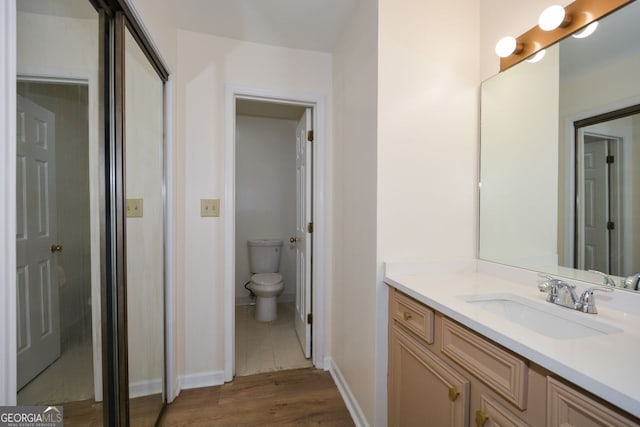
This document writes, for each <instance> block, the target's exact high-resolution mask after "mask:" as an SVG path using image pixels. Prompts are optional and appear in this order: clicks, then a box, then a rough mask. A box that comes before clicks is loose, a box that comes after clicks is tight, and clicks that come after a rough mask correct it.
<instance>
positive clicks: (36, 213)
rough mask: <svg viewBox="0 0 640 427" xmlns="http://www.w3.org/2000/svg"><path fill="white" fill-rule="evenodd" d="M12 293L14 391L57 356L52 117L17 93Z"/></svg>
mask: <svg viewBox="0 0 640 427" xmlns="http://www.w3.org/2000/svg"><path fill="white" fill-rule="evenodd" d="M17 109H18V111H17V135H16V136H17V137H16V154H17V159H16V160H17V167H16V172H17V177H16V199H17V200H16V202H17V203H16V205H17V208H16V265H17V274H16V282H17V283H16V287H17V292H16V297H17V338H18V339H17V350H18V355H17V365H18V369H17V382H18V389H21V388H22V387H23V386H24V385H25V384H27V383H28V382H29V381H31V380H32V379H33V378H34V377H35V376H37V375H38V374H39V373H40V372H41V371H42V370H43V369H45V368H46V367H47V366H49V365H50V364H51V363H53V362H54V361H55V360H56V359H57V358H58V357H59V356H60V312H59V300H58V278H57V260H56V256H57V255H56V254H57V252H59V250H61V248H57V247H56V245H57V244H58V242H56V237H57V236H56V198H55V194H56V188H55V182H56V181H55V138H54V135H55V117H54V114H53V113H52V112H50V111H48V110H45V109H44V108H42V107H40V106H39V105H37V104H35V103H33V102H31V101H29V100H28V99H26V98H24V97H22V96H19V95H18V97H17Z"/></svg>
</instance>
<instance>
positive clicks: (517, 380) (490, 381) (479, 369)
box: [440, 318, 528, 410]
mask: <svg viewBox="0 0 640 427" xmlns="http://www.w3.org/2000/svg"><path fill="white" fill-rule="evenodd" d="M440 344H441V348H440V350H441V351H442V354H444V355H445V356H447V357H449V358H451V359H452V360H453V361H455V362H456V363H458V364H459V365H460V366H462V367H463V368H465V369H467V370H468V371H469V372H471V373H472V374H473V375H475V376H476V377H478V378H479V379H480V380H481V381H482V382H484V383H485V384H487V385H488V386H489V387H491V388H492V389H493V391H495V392H496V393H498V394H499V395H501V396H502V397H504V398H505V399H507V400H508V401H509V402H511V403H513V404H514V405H516V406H517V407H518V408H519V409H521V410H525V409H527V375H528V372H527V371H528V368H527V365H526V364H525V363H524V361H522V360H520V359H518V358H517V357H516V356H514V355H512V354H510V353H508V352H506V351H505V350H503V349H501V348H499V347H498V346H496V345H495V344H492V343H490V342H489V341H487V340H485V339H483V338H480V337H479V336H477V335H476V334H474V333H472V332H470V331H468V330H466V329H464V328H463V327H462V326H460V325H458V324H456V323H454V322H452V321H451V320H449V319H446V318H443V319H442V341H441V343H440Z"/></svg>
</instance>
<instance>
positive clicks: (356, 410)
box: [324, 356, 369, 427]
mask: <svg viewBox="0 0 640 427" xmlns="http://www.w3.org/2000/svg"><path fill="white" fill-rule="evenodd" d="M324 366H325V370H328V371H329V372H330V373H331V377H333V381H334V382H335V383H336V386H337V387H338V390H339V391H340V395H342V400H344V403H345V405H347V409H348V410H349V414H351V418H353V422H354V423H355V425H356V426H358V427H369V423H368V422H367V419H366V418H365V416H364V413H363V412H362V409H361V408H360V405H358V401H357V400H356V398H355V397H354V396H353V393H352V392H351V388H349V384H347V382H346V381H345V379H344V377H343V376H342V372H340V368H338V365H336V363H335V362H334V361H333V358H332V357H330V356H327V357H325V358H324Z"/></svg>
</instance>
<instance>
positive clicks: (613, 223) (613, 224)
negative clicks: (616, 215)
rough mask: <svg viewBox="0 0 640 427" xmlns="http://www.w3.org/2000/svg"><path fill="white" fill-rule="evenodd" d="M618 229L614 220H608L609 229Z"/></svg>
mask: <svg viewBox="0 0 640 427" xmlns="http://www.w3.org/2000/svg"><path fill="white" fill-rule="evenodd" d="M615 229H616V223H615V222H613V221H609V222H607V230H615Z"/></svg>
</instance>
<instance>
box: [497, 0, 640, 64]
mask: <svg viewBox="0 0 640 427" xmlns="http://www.w3.org/2000/svg"><path fill="white" fill-rule="evenodd" d="M633 1H635V0H574V1H573V3H570V4H568V5H566V6H565V7H562V6H552V7H550V8H547V9H545V11H544V12H543V13H542V15H541V19H540V21H542V22H539V25H536V26H535V27H533V28H531V29H530V30H529V31H527V32H525V33H523V34H521V35H520V36H519V37H516V39H515V43H514V41H513V40H511V41H509V42H508V44H507V43H506V42H502V40H501V41H500V42H498V45H496V53H497V54H498V56H500V71H504V70H506V69H507V68H509V67H512V66H513V65H515V64H517V63H518V62H520V61H524V60H526V59H528V58H529V57H531V56H533V55H534V54H535V53H537V52H538V51H540V50H542V49H544V48H546V47H549V46H551V45H552V44H554V43H555V42H557V41H558V40H561V39H563V38H565V37H568V36H570V35H572V33H575V32H576V31H578V30H583V29H584V33H581V32H578V33H577V34H576V37H580V36H582V37H586V35H587V34H588V33H589V32H592V30H593V27H591V30H589V29H586V27H589V25H590V24H591V23H593V22H595V21H597V20H598V19H600V18H602V17H604V16H606V15H608V14H609V13H611V12H613V11H614V10H617V9H618V8H620V7H622V6H624V5H626V4H628V3H631V2H633ZM547 15H550V16H553V15H555V16H556V17H555V19H551V21H555V22H552V25H551V24H550V25H547V24H546V20H547V18H546V16H547ZM543 27H544V29H543ZM502 43H505V44H507V45H508V46H511V47H510V49H514V50H513V51H509V49H504V50H501V49H499V48H498V46H501V45H502ZM514 44H515V47H514ZM507 52H509V53H507Z"/></svg>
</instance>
